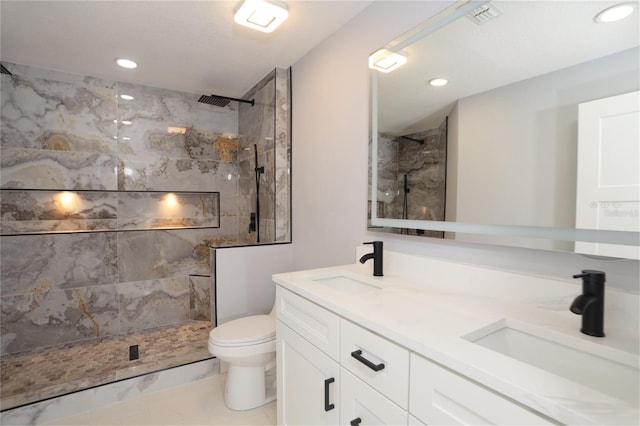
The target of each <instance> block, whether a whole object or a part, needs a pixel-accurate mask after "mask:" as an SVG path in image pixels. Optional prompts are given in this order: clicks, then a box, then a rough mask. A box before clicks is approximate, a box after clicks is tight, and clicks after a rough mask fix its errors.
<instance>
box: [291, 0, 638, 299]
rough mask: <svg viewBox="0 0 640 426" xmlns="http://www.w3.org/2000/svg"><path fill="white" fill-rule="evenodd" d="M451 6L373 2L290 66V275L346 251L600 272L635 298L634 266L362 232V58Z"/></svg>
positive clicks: (346, 255)
mask: <svg viewBox="0 0 640 426" xmlns="http://www.w3.org/2000/svg"><path fill="white" fill-rule="evenodd" d="M447 4H451V2H448V3H447V2H388V1H381V2H374V3H373V4H372V5H371V6H369V7H368V8H367V9H365V10H364V11H363V12H362V13H361V14H359V15H358V16H356V17H355V18H354V19H353V20H351V21H350V22H349V23H348V24H347V25H345V26H344V27H343V28H342V29H340V30H339V31H338V32H336V33H335V34H333V35H332V36H331V37H329V38H328V39H327V40H325V41H324V42H323V43H321V44H320V45H318V46H317V47H316V48H315V49H314V50H312V51H311V52H309V53H308V54H307V55H306V56H305V57H304V58H302V59H301V60H300V61H299V62H297V63H296V64H294V66H293V108H294V110H293V129H292V130H293V135H294V145H293V170H294V184H293V187H292V189H293V226H294V227H293V237H294V247H293V248H294V250H293V266H294V269H307V268H314V267H322V266H332V265H340V264H346V263H352V262H353V261H354V247H355V246H356V245H359V244H360V243H362V242H363V241H370V240H372V239H381V240H384V241H385V247H387V248H389V249H393V250H397V251H403V252H408V253H419V254H424V255H429V256H434V257H438V258H444V259H452V260H455V261H459V262H464V263H470V264H477V265H484V266H488V267H494V268H501V269H508V270H513V271H517V272H522V273H526V274H535V275H542V276H549V277H554V278H559V279H563V280H567V281H571V282H573V280H572V279H571V278H570V277H571V274H573V273H576V272H577V271H579V270H580V269H582V268H591V269H602V270H604V271H606V272H607V276H608V283H609V285H613V286H616V287H621V288H626V289H628V290H629V291H634V292H637V291H638V285H639V284H638V280H639V275H638V270H639V263H638V261H626V260H621V261H604V260H596V259H591V258H589V257H586V256H581V255H576V254H571V253H557V252H550V251H544V250H529V249H515V248H506V247H497V246H490V245H483V244H472V243H461V242H456V241H446V240H436V239H425V238H422V237H411V236H393V235H389V234H383V233H375V232H368V231H367V228H366V221H367V161H368V160H367V159H368V156H367V145H368V140H369V127H368V126H369V118H368V117H369V88H368V70H367V66H366V64H367V58H368V55H369V53H371V52H372V51H374V50H375V49H377V48H378V47H380V46H383V45H384V44H385V43H386V42H388V41H389V40H391V39H393V38H394V37H396V36H398V35H400V34H401V33H403V32H404V31H406V30H408V29H409V28H412V27H413V26H415V25H416V24H418V23H419V22H421V21H423V20H424V19H426V18H428V17H429V16H431V15H433V14H434V13H435V12H436V11H438V10H440V9H442V8H444V7H445V6H446V5H447Z"/></svg>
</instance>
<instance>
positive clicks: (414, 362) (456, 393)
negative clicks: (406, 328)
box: [409, 354, 553, 425]
mask: <svg viewBox="0 0 640 426" xmlns="http://www.w3.org/2000/svg"><path fill="white" fill-rule="evenodd" d="M409 394H410V395H411V397H410V398H411V400H410V402H409V406H410V412H411V414H413V415H414V416H416V417H417V418H418V419H419V420H420V421H422V422H424V423H425V424H449V425H453V424H465V425H468V424H496V425H500V424H502V425H516V424H537V425H540V424H553V423H551V422H550V421H549V420H547V419H546V418H545V417H542V416H541V415H539V414H537V413H535V412H533V411H530V410H528V409H527V408H525V407H523V406H521V405H519V404H518V403H516V402H514V401H511V400H509V399H507V398H505V397H503V396H501V395H499V394H497V393H495V392H493V391H492V390H490V389H488V388H485V387H484V386H482V385H480V384H478V383H476V382H473V381H471V380H468V379H466V378H464V377H463V376H460V375H458V374H456V373H454V372H452V371H450V370H447V369H446V368H444V367H441V366H439V365H438V364H435V363H433V362H431V361H429V360H427V359H425V358H422V357H420V356H417V355H415V354H411V384H410V391H409Z"/></svg>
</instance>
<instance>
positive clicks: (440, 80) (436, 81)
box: [429, 78, 449, 87]
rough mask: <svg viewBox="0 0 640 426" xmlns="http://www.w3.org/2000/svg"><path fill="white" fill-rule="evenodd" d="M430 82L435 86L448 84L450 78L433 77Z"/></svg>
mask: <svg viewBox="0 0 640 426" xmlns="http://www.w3.org/2000/svg"><path fill="white" fill-rule="evenodd" d="M429 84H430V85H432V86H434V87H440V86H446V85H447V84H449V80H447V79H446V78H432V79H431V80H429Z"/></svg>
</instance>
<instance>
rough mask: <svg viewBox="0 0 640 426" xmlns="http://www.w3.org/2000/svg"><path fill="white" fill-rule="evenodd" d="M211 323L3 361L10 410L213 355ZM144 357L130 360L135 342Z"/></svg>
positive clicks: (0, 376) (3, 389) (5, 404)
mask: <svg viewBox="0 0 640 426" xmlns="http://www.w3.org/2000/svg"><path fill="white" fill-rule="evenodd" d="M210 330H211V323H209V322H205V321H194V322H190V323H187V324H184V325H180V326H173V327H164V328H159V329H153V330H147V331H143V332H138V333H134V334H128V335H123V336H114V337H106V338H103V339H100V340H98V341H95V340H92V341H90V342H77V343H69V344H65V345H60V346H55V347H50V348H46V349H41V350H37V351H30V352H25V353H20V354H14V355H8V356H5V357H2V358H1V359H0V407H1V408H2V409H3V410H4V409H8V408H12V407H16V406H19V405H22V404H27V403H30V402H34V401H39V400H42V399H46V398H49V397H52V396H56V395H62V394H65V393H68V392H72V391H75V390H79V389H86V388H89V387H92V386H96V385H101V384H105V383H110V382H113V381H116V380H120V379H125V378H128V377H133V376H137V375H140V374H144V373H149V372H151V371H157V370H161V369H164V368H168V367H174V366H177V365H182V364H187V363H190V362H194V361H199V360H202V359H206V358H209V357H211V355H210V354H209V351H208V350H207V341H208V334H209V331H210ZM131 345H139V354H140V358H139V359H138V360H135V361H129V346H131Z"/></svg>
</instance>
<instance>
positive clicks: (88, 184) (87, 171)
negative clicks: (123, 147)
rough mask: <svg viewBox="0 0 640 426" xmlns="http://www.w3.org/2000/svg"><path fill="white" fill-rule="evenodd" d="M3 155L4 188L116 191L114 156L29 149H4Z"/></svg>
mask: <svg viewBox="0 0 640 426" xmlns="http://www.w3.org/2000/svg"><path fill="white" fill-rule="evenodd" d="M0 154H1V156H2V158H0V168H1V169H2V174H1V175H0V184H1V186H2V188H7V189H57V190H61V189H62V190H64V189H66V190H73V189H97V190H101V189H102V190H115V189H117V180H116V168H117V161H116V156H115V155H113V154H104V153H95V152H77V151H56V150H43V149H28V148H2V150H1V152H0Z"/></svg>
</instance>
